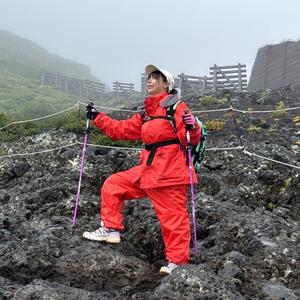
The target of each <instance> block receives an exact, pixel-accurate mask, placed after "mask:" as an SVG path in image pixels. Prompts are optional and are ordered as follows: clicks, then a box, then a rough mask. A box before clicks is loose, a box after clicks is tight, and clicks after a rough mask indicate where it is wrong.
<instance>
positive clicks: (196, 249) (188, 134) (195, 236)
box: [185, 111, 198, 256]
mask: <svg viewBox="0 0 300 300" xmlns="http://www.w3.org/2000/svg"><path fill="white" fill-rule="evenodd" d="M187 113H188V111H185V114H187ZM186 139H187V147H186V148H187V155H188V156H187V158H188V166H189V174H190V186H191V200H192V216H193V225H194V230H193V231H194V251H195V255H196V256H198V242H197V229H196V214H195V193H194V183H193V161H192V145H191V137H190V126H189V125H187V126H186Z"/></svg>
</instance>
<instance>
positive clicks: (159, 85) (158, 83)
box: [147, 75, 169, 96]
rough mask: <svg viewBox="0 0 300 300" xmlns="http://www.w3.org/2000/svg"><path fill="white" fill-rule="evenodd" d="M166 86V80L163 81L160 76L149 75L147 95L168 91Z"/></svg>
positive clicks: (167, 85)
mask: <svg viewBox="0 0 300 300" xmlns="http://www.w3.org/2000/svg"><path fill="white" fill-rule="evenodd" d="M154 77H155V78H154ZM168 87H169V84H168V82H165V81H164V80H163V78H162V76H153V75H150V76H149V78H148V81H147V90H148V95H150V96H154V95H158V94H161V93H164V92H168Z"/></svg>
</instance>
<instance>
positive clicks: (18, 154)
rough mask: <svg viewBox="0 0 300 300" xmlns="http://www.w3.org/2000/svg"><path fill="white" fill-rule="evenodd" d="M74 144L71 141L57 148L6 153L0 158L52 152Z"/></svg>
mask: <svg viewBox="0 0 300 300" xmlns="http://www.w3.org/2000/svg"><path fill="white" fill-rule="evenodd" d="M76 144H77V143H73V144H70V145H65V146H61V147H57V148H52V149H47V150H41V151H36V152H27V153H13V154H7V155H2V156H0V159H1V158H7V157H14V156H31V155H35V154H41V153H47V152H53V151H56V150H60V149H64V148H68V147H73V146H75V145H76Z"/></svg>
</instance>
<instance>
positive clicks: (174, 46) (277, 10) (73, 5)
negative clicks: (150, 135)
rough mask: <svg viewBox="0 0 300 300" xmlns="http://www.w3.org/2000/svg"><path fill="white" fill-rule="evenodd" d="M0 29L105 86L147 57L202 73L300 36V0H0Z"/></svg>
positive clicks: (133, 75)
mask: <svg viewBox="0 0 300 300" xmlns="http://www.w3.org/2000/svg"><path fill="white" fill-rule="evenodd" d="M0 29H3V30H9V31H12V32H14V33H16V34H18V35H20V36H22V37H25V38H28V39H31V40H32V41H34V42H36V43H38V44H39V45H41V46H43V47H44V48H46V49H47V50H49V51H50V52H51V53H54V54H58V55H59V56H62V57H65V58H68V59H71V60H74V61H77V62H80V63H83V64H85V65H88V66H89V67H90V68H91V70H92V73H93V74H94V75H95V76H97V77H98V78H99V79H100V80H102V81H104V82H105V83H106V84H107V85H108V86H111V85H112V82H113V81H116V80H118V81H122V82H133V83H135V84H136V85H137V86H136V89H137V90H139V89H140V74H141V73H142V72H143V69H144V66H145V65H146V64H148V63H153V64H156V65H158V66H160V67H162V68H165V69H167V70H168V71H170V72H171V73H173V74H174V75H177V74H179V73H181V72H183V73H185V74H189V75H199V76H201V75H208V72H209V71H208V68H209V67H210V66H212V65H213V64H219V65H228V64H236V63H239V62H241V63H245V64H246V65H247V67H248V76H249V75H250V72H251V68H252V65H253V63H254V59H255V55H256V53H257V50H258V48H260V47H262V46H264V45H266V44H274V43H279V42H282V41H284V40H288V39H292V40H298V39H299V38H300V0H285V1H283V0H226V1H225V0H206V1H203V0H184V1H171V0H150V1H145V0H0Z"/></svg>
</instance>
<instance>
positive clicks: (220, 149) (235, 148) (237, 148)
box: [205, 146, 244, 151]
mask: <svg viewBox="0 0 300 300" xmlns="http://www.w3.org/2000/svg"><path fill="white" fill-rule="evenodd" d="M241 149H244V147H243V146H237V147H225V148H222V147H221V148H216V147H213V148H206V149H205V151H227V150H241Z"/></svg>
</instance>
